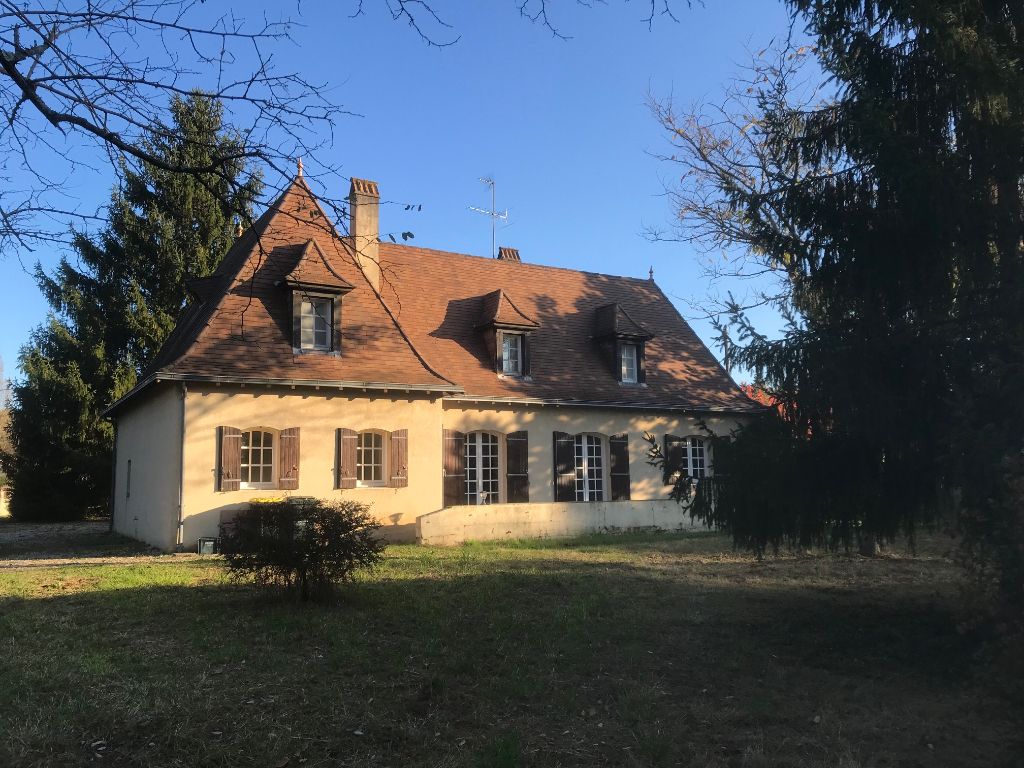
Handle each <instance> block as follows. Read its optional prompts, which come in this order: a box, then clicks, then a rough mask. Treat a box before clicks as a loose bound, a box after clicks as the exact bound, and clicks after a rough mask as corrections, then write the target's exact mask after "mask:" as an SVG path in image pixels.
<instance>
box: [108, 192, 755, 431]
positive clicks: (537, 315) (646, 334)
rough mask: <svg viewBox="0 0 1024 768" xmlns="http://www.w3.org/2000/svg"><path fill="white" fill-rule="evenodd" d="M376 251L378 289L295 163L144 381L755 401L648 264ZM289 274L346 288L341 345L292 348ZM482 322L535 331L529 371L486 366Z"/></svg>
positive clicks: (550, 397)
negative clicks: (635, 267)
mask: <svg viewBox="0 0 1024 768" xmlns="http://www.w3.org/2000/svg"><path fill="white" fill-rule="evenodd" d="M380 261H381V266H382V270H383V273H384V275H385V279H384V284H383V286H382V289H381V292H380V293H379V294H378V293H377V291H375V290H374V288H373V287H372V286H371V285H370V284H369V282H368V281H367V279H366V278H365V276H364V275H363V273H362V271H361V270H360V269H359V267H358V266H357V264H356V260H355V257H354V254H353V251H352V248H351V246H350V245H349V243H348V239H347V238H346V237H342V236H340V235H339V234H338V233H337V232H336V231H335V229H334V228H333V227H332V226H331V225H330V223H329V219H328V218H327V216H326V214H325V213H324V211H323V208H322V207H321V206H320V205H319V203H318V202H317V200H316V198H315V196H314V195H313V193H312V192H311V191H310V189H309V187H308V186H307V185H306V182H305V180H304V179H303V178H302V177H297V178H296V179H295V180H294V181H293V182H292V183H291V185H290V186H289V187H288V188H287V189H286V190H285V191H284V192H283V193H282V194H281V195H280V196H279V197H278V199H277V200H276V201H275V202H274V203H273V204H272V205H271V206H270V207H269V208H268V210H267V211H266V212H265V213H264V214H263V216H261V217H260V218H259V219H258V220H257V221H256V222H255V223H254V224H253V226H252V227H250V228H249V229H248V230H247V231H246V232H245V233H243V235H242V236H241V237H240V238H239V239H238V240H237V241H236V242H235V244H234V245H233V246H232V247H231V249H230V250H229V251H228V253H227V255H226V256H225V258H224V260H223V261H222V263H221V265H220V266H219V267H218V269H217V270H216V272H215V273H214V275H212V276H211V277H210V278H208V279H206V280H204V281H203V283H202V286H201V287H202V290H201V291H197V294H198V295H200V297H201V301H200V302H198V303H195V304H193V305H191V306H190V307H189V308H188V309H187V310H186V311H185V312H184V313H183V315H182V317H181V319H180V320H179V322H178V325H177V327H176V328H175V330H174V332H173V333H172V334H171V336H170V337H169V338H168V340H167V343H166V344H165V345H164V347H163V349H162V350H161V351H160V353H159V355H158V356H157V358H156V360H155V361H154V364H153V365H152V366H151V368H150V370H149V371H148V374H147V376H146V377H145V378H144V380H143V382H142V383H141V384H140V387H139V388H137V389H141V388H142V387H144V386H145V385H146V383H147V382H149V381H152V380H153V379H154V378H161V377H166V378H186V379H198V380H211V381H214V380H216V381H221V380H228V381H232V380H237V381H267V382H285V381H287V382H298V383H302V382H309V383H316V382H331V383H338V384H339V385H352V386H358V385H360V384H363V385H381V386H395V387H396V388H397V387H401V386H407V387H415V388H417V389H433V390H436V391H438V392H439V393H442V394H448V395H452V396H464V397H480V398H499V399H511V400H525V401H529V402H536V401H543V402H549V401H554V402H560V403H594V404H601V403H604V404H608V405H613V404H621V405H632V406H640V407H650V408H662V407H664V408H679V409H693V410H720V411H729V412H744V411H748V412H749V411H758V410H760V409H761V407H760V406H758V405H757V404H755V403H753V401H751V400H750V399H749V398H747V397H746V395H745V394H744V393H743V392H742V391H741V390H740V389H739V387H737V386H736V384H735V383H734V382H733V381H732V379H731V378H730V377H729V376H728V374H727V373H726V372H725V370H724V369H723V368H722V367H721V365H720V364H719V363H718V361H717V360H716V359H715V357H714V356H713V355H712V354H711V352H710V351H709V350H708V349H707V347H706V346H705V345H704V344H703V343H702V342H701V340H700V339H699V338H698V337H697V335H696V334H695V333H694V332H693V330H692V329H691V328H690V327H689V325H687V323H686V321H685V320H684V319H683V318H682V317H681V316H680V315H679V313H678V312H677V311H676V309H675V307H674V306H673V305H672V303H671V302H670V301H669V300H668V298H667V297H666V296H665V294H664V293H663V292H662V291H661V289H660V288H659V287H658V286H657V285H656V284H655V283H654V281H653V280H649V279H647V280H642V279H636V278H630V277H616V276H612V275H604V274H597V273H593V272H581V271H576V270H570V269H562V268H559V267H549V266H542V265H539V264H532V263H528V262H519V261H515V260H512V259H492V258H485V257H479V256H468V255H465V254H457V253H449V252H446V251H438V250H430V249H426V248H418V247H413V246H408V245H404V244H393V243H388V242H383V243H381V244H380ZM296 282H298V283H303V284H310V285H324V286H333V287H336V288H337V289H339V290H341V289H343V290H344V291H345V293H344V296H343V299H342V335H343V341H342V350H341V354H340V355H332V354H296V353H295V351H294V350H293V347H292V338H291V334H292V319H291V311H290V306H289V300H290V295H289V293H290V292H289V291H288V290H287V285H288V284H289V283H292V284H294V283H296ZM608 305H615V307H616V308H615V310H614V316H613V317H614V320H613V322H614V324H615V325H616V326H617V329H618V331H619V332H620V333H624V334H627V335H632V336H635V337H642V338H647V339H648V340H647V341H646V354H645V359H646V371H647V376H646V383H645V384H644V385H623V384H620V383H619V382H618V381H617V380H616V377H615V375H614V373H613V372H612V371H611V370H609V369H608V367H607V364H606V362H605V361H604V358H603V357H602V355H601V351H600V349H599V345H598V343H597V341H596V337H597V336H598V335H600V334H599V333H598V327H599V326H598V324H597V323H598V314H599V312H600V311H603V312H605V313H606V314H607V312H608V310H607V309H605V310H602V308H606V307H608ZM488 325H495V326H499V327H502V326H504V327H512V328H520V329H522V330H523V331H528V332H529V333H530V334H531V339H530V355H531V361H532V363H531V376H530V377H529V378H527V379H517V378H513V377H502V376H499V375H498V374H497V373H495V371H494V357H493V353H489V352H488V349H487V343H486V340H485V334H484V333H483V332H482V330H481V327H482V326H488ZM132 394H134V392H133V393H129V397H130V396H131V395H132ZM125 399H127V398H124V399H122V401H120V402H124V400H125Z"/></svg>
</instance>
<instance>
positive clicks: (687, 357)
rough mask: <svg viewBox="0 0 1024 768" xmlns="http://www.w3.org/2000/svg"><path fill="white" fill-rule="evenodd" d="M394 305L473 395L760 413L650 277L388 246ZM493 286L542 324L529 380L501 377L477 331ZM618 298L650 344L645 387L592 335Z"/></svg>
mask: <svg viewBox="0 0 1024 768" xmlns="http://www.w3.org/2000/svg"><path fill="white" fill-rule="evenodd" d="M380 253H381V260H382V261H383V262H384V263H386V264H387V265H388V268H389V270H390V272H389V274H390V275H391V279H390V285H389V286H385V288H384V291H383V298H384V300H385V301H386V302H387V303H388V304H389V305H390V306H392V307H394V308H395V311H396V315H397V317H398V319H399V321H400V322H401V323H402V325H403V327H404V328H405V329H406V332H407V333H408V334H409V338H410V339H411V341H412V343H413V344H414V345H415V346H416V348H417V349H419V350H420V352H421V353H422V354H423V356H424V358H425V359H426V360H428V361H429V362H430V364H431V365H432V366H433V367H434V368H436V369H437V370H438V371H440V372H441V373H443V374H444V375H445V376H446V377H447V378H450V379H451V380H453V381H455V382H457V383H458V384H461V385H462V386H463V388H464V389H465V390H466V394H467V395H472V396H481V397H512V398H517V397H522V398H537V399H542V400H563V401H572V400H577V401H587V402H609V403H610V402H625V403H632V404H636V405H643V404H650V405H651V406H652V407H656V406H662V405H665V406H667V405H673V406H675V407H688V408H694V409H721V410H739V411H745V410H759V408H758V407H757V406H755V405H753V403H752V401H750V400H749V399H748V398H747V397H746V395H744V394H743V393H742V392H741V391H740V389H739V387H737V386H736V384H735V383H734V382H733V381H732V379H731V378H729V376H728V374H726V372H725V371H724V370H723V368H722V367H721V366H720V365H719V364H718V361H717V360H716V359H715V358H714V356H713V355H712V354H711V352H710V351H709V350H708V348H707V347H705V346H704V344H703V342H701V340H700V339H699V338H698V337H697V335H696V334H695V333H694V332H693V330H692V329H691V328H690V326H689V325H687V323H686V321H685V320H683V318H682V317H681V316H680V315H679V313H678V312H677V311H676V309H675V307H674V306H673V305H672V303H671V302H670V301H669V300H668V298H667V297H666V296H665V294H664V293H662V291H661V289H660V288H659V287H658V286H657V285H656V284H655V283H654V281H653V280H640V279H635V278H631V277H615V276H612V275H602V274H597V273H593V272H579V271H576V270H570V269H562V268H558V267H548V266H541V265H537V264H532V263H527V262H514V261H505V260H500V259H490V258H481V257H479V256H466V255H462V254H455V253H448V252H445V251H435V250H428V249H425V248H416V247H412V246H408V245H397V244H391V243H383V244H381V247H380ZM496 287H505V288H507V289H508V290H509V291H510V292H511V293H512V295H514V296H515V306H516V307H517V308H518V310H519V311H520V312H522V313H523V314H525V315H526V316H527V317H529V318H531V319H533V320H534V321H536V322H537V323H538V326H539V327H538V328H537V329H536V330H534V331H533V333H532V336H531V343H530V354H531V356H532V360H531V365H530V367H531V374H532V375H531V377H530V379H531V380H522V379H517V378H511V377H500V376H498V375H497V374H496V373H495V372H494V368H493V365H494V363H493V357H492V356H491V354H490V353H489V352H488V349H487V346H486V344H485V340H484V337H483V335H482V334H481V333H480V332H479V331H478V330H477V329H476V325H477V322H478V321H477V318H478V316H479V315H478V312H479V307H480V301H481V297H483V296H486V295H488V294H490V293H491V292H492V291H494V290H495V288H496ZM610 303H615V304H618V305H619V306H620V307H622V308H623V309H625V311H626V312H627V313H628V314H627V315H626V319H627V320H628V322H630V323H631V324H632V326H631V327H633V328H636V326H639V328H638V329H637V330H639V331H644V330H646V331H647V332H649V333H650V334H652V335H653V338H652V339H651V340H649V341H647V342H646V347H645V350H646V366H647V381H646V386H644V385H636V384H632V385H629V384H620V383H619V382H618V381H617V380H616V377H615V374H614V372H613V371H611V370H610V369H609V368H608V365H607V363H606V362H605V359H604V357H603V356H602V353H601V349H600V346H599V345H598V343H597V342H596V341H595V339H594V335H595V325H594V319H595V312H596V310H597V309H598V308H599V307H602V306H604V305H607V304H610Z"/></svg>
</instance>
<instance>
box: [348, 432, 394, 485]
mask: <svg viewBox="0 0 1024 768" xmlns="http://www.w3.org/2000/svg"><path fill="white" fill-rule="evenodd" d="M364 437H375V438H377V439H378V440H379V441H380V446H376V445H370V446H364V445H363V438H364ZM384 438H385V435H384V433H383V432H382V431H381V430H379V429H364V430H362V431H361V432H359V433H358V435H357V436H356V488H383V487H385V486H386V485H387V484H388V453H389V452H390V446H389V445H388V441H387V440H385V439H384ZM378 450H379V451H380V479H379V480H363V479H360V476H361V475H362V474H364V469H365V468H366V467H376V466H377V464H376V463H370V464H367V463H366V462H365V461H363V458H364V457H365V454H366V452H367V451H370V452H371V453H374V452H376V451H378ZM370 458H371V460H372V459H373V458H374V457H373V456H372V455H371V457H370Z"/></svg>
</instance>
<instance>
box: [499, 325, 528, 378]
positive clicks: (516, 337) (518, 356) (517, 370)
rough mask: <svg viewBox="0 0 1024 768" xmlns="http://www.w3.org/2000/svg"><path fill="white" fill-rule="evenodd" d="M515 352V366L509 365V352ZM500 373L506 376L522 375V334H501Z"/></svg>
mask: <svg viewBox="0 0 1024 768" xmlns="http://www.w3.org/2000/svg"><path fill="white" fill-rule="evenodd" d="M511 350H514V351H515V365H509V360H510V359H511V358H512V356H511V355H510V354H509V351H511ZM501 372H502V373H503V374H505V375H506V376H522V375H523V334H521V333H503V334H502V336H501Z"/></svg>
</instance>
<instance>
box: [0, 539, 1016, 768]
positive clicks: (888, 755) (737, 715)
mask: <svg viewBox="0 0 1024 768" xmlns="http://www.w3.org/2000/svg"><path fill="white" fill-rule="evenodd" d="M469 553H470V554H471V550H469ZM425 562H426V564H425V565H424V564H421V567H422V568H423V569H425V570H429V571H430V572H424V573H416V572H415V568H413V567H412V566H409V567H407V568H403V569H401V570H397V571H396V570H395V568H394V565H393V564H392V567H390V568H383V569H381V571H379V572H378V574H377V575H376V576H374V577H372V578H369V579H366V580H363V581H360V582H358V583H356V584H353V585H350V586H349V587H347V588H346V589H345V590H344V592H343V593H342V595H341V597H340V599H339V600H337V601H336V602H335V603H333V604H319V605H318V604H313V605H309V604H299V603H296V602H290V601H286V600H282V599H280V598H269V597H263V596H260V595H258V594H257V593H255V592H254V591H253V590H252V589H251V588H248V587H245V586H237V585H231V584H226V583H217V582H216V579H217V578H218V577H217V572H216V571H215V570H213V567H212V566H210V565H209V564H207V565H205V566H202V565H196V566H193V567H192V570H189V568H184V567H182V568H180V569H179V570H180V573H179V572H176V573H175V575H173V578H174V579H178V580H180V581H182V582H183V583H177V584H165V585H156V586H146V582H147V573H148V572H149V571H152V573H153V574H156V573H159V571H158V570H157V569H159V568H160V567H161V566H158V565H140V566H136V567H134V568H132V569H130V570H131V574H130V575H122V577H120V578H122V581H120V582H114V581H111V579H113V578H114V577H113V576H110V575H108V574H112V573H114V572H115V571H117V570H118V569H102V568H93V569H87V570H86V571H83V572H82V573H81V574H77V573H76V577H77V578H82V579H95V581H94V582H88V583H85V584H78V585H76V586H75V587H73V588H75V589H81V590H82V591H77V592H74V593H73V594H66V595H59V594H58V595H56V596H53V597H48V598H43V599H40V598H37V597H31V598H7V599H4V600H2V601H0V636H2V637H7V638H10V646H9V648H10V649H11V650H13V653H11V652H8V653H7V654H6V655H5V657H4V658H3V659H0V673H2V674H3V677H4V679H5V682H6V683H9V685H6V686H5V687H4V688H3V692H0V711H3V712H5V713H9V714H10V716H9V717H5V718H4V722H5V723H6V724H5V725H0V745H4V744H6V745H7V746H6V747H4V746H0V757H2V756H4V752H3V750H4V749H8V750H10V754H9V755H7V757H8V763H7V764H12V765H21V764H32V763H33V762H40V763H46V762H47V761H51V762H52V764H60V763H61V760H63V761H65V762H68V763H73V762H75V761H81V760H83V759H84V758H86V757H90V755H91V754H92V753H96V754H101V755H102V756H103V758H104V763H105V764H107V765H167V764H174V763H175V761H185V762H187V763H189V764H192V765H229V764H230V765H240V764H245V765H249V764H255V765H275V764H283V763H282V762H281V761H283V760H284V759H285V758H288V759H289V760H290V761H292V762H293V763H295V764H298V761H299V760H300V759H305V760H307V763H306V764H310V765H326V764H336V763H337V762H343V763H345V764H403V765H424V766H426V765H453V766H461V765H467V766H468V765H548V764H560V765H595V764H609V765H611V764H615V765H618V764H623V762H624V761H625V764H636V765H672V764H677V763H683V764H689V763H694V764H702V765H738V764H744V765H771V764H777V763H779V762H787V763H791V764H794V765H837V764H842V763H843V762H844V761H845V762H846V764H848V765H859V764H882V762H886V764H891V765H901V764H904V765H916V764H929V765H939V764H947V765H965V766H969V765H978V766H981V765H995V764H1000V763H1001V762H1002V761H1004V760H1005V758H1006V757H1007V755H1009V754H1010V751H1009V750H1011V749H1012V748H1013V739H1014V738H1015V737H1014V736H1013V733H1014V731H1013V730H1012V728H1013V723H1014V722H1015V720H1014V716H1013V713H1012V712H1011V711H1010V710H1008V709H1007V707H1006V705H1005V704H1004V703H1001V702H998V701H995V700H994V699H991V697H990V696H989V694H988V693H987V692H986V691H985V690H984V689H983V688H981V687H979V685H978V684H977V683H976V682H974V681H973V680H972V675H971V670H970V668H969V666H968V663H967V661H966V660H967V659H969V657H970V648H968V647H967V646H966V641H965V640H964V639H963V638H962V637H960V636H959V635H958V634H957V633H956V631H955V616H954V612H953V609H952V607H951V603H950V602H949V601H948V600H943V599H941V598H939V597H936V595H935V593H934V590H933V589H932V588H930V587H929V586H928V585H926V584H922V585H918V586H916V587H913V588H911V587H906V588H905V589H903V590H900V591H894V590H892V589H883V588H879V589H876V590H857V591H854V590H843V589H833V590H829V591H828V592H821V591H817V590H812V589H807V588H800V587H797V586H792V585H788V584H765V583H764V582H763V581H758V582H757V583H753V584H744V583H739V582H734V581H728V580H724V581H721V580H720V581H713V582H711V581H708V580H706V579H704V578H703V577H702V576H701V575H700V574H698V573H696V572H688V571H685V570H680V571H678V572H676V573H675V574H673V575H671V576H668V575H666V574H665V573H662V572H658V571H656V570H651V569H644V568H637V567H633V566H631V565H629V564H625V563H592V562H576V561H573V562H567V561H564V560H558V559H556V558H539V559H534V560H530V561H528V562H524V561H515V560H512V559H510V560H497V561H494V560H492V561H489V562H487V563H480V562H478V561H473V560H472V558H469V557H467V558H465V559H463V558H460V557H452V558H451V559H450V561H449V562H441V564H440V565H438V564H437V563H435V562H434V561H432V560H430V559H429V558H428V559H427V561H425ZM484 566H486V570H485V569H484ZM168 578H170V577H168ZM814 718H818V720H817V721H815V719H814ZM954 721H955V722H957V723H958V727H957V728H956V729H949V728H947V727H946V726H945V725H944V724H945V723H949V722H954ZM4 731H6V732H4ZM94 743H101V744H102V750H101V751H100V752H97V749H96V747H94V746H93V745H94ZM927 744H931V745H933V748H934V749H940V748H941V750H942V751H941V752H935V751H931V752H929V751H927V750H928V748H927V746H926V745H927ZM90 750H91V752H90ZM923 750H925V751H923ZM92 756H93V757H94V756H95V755H94V754H93V755H92ZM928 757H931V758H932V759H931V760H926V758H928ZM626 758H629V759H628V760H627V759H626ZM883 758H884V760H883ZM851 760H852V761H853V762H850V761H851ZM53 761H55V762H53ZM758 761H760V762H758ZM918 761H921V762H918Z"/></svg>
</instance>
